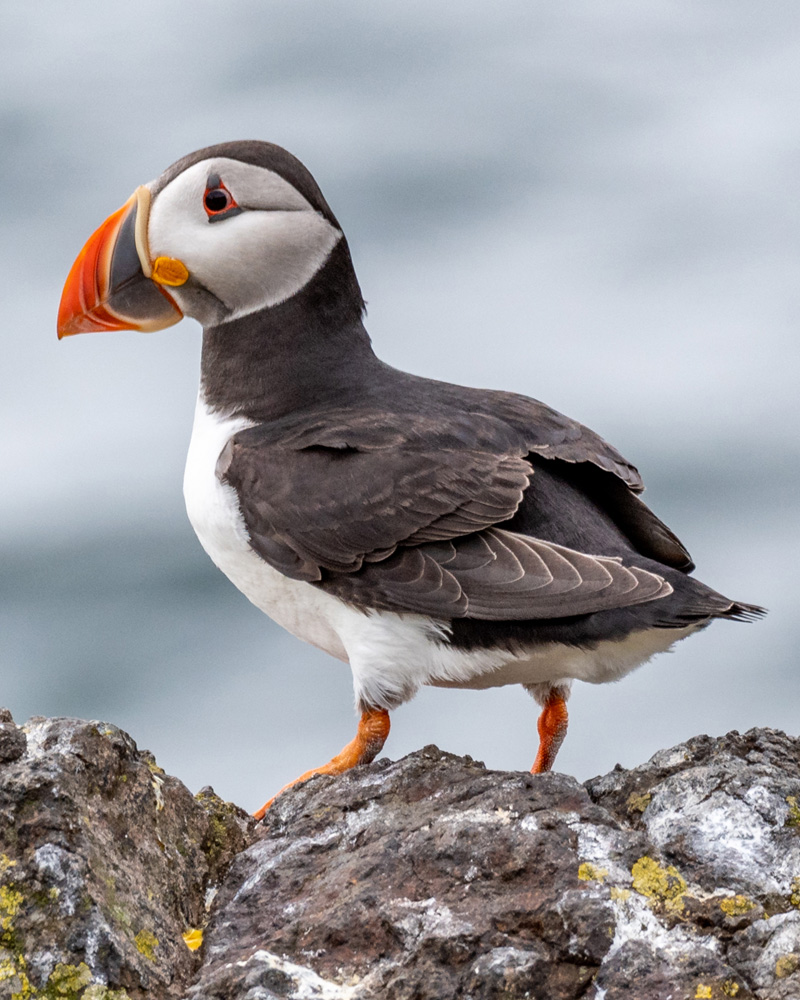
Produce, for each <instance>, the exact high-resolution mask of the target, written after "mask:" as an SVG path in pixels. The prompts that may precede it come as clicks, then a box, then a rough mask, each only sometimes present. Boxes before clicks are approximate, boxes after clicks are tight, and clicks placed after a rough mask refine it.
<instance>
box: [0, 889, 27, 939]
mask: <svg viewBox="0 0 800 1000" xmlns="http://www.w3.org/2000/svg"><path fill="white" fill-rule="evenodd" d="M23 898H24V897H23V895H22V893H21V892H18V891H17V890H16V889H14V888H12V887H11V886H8V885H0V931H7V930H9V929H10V927H11V921H12V920H13V919H14V917H15V916H16V915H17V914H18V913H19V908H20V906H22V901H23Z"/></svg>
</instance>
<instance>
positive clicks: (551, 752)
mask: <svg viewBox="0 0 800 1000" xmlns="http://www.w3.org/2000/svg"><path fill="white" fill-rule="evenodd" d="M568 721H569V716H568V714H567V703H566V701H565V700H564V699H563V698H562V697H561V695H560V694H556V693H555V691H554V692H553V693H552V694H551V695H550V697H549V698H548V699H547V702H546V703H545V706H544V708H543V710H542V714H541V715H540V716H539V752H538V753H537V754H536V760H535V761H534V764H533V767H532V768H531V773H532V774H541V773H542V772H543V771H549V770H550V769H551V768H552V766H553V762H554V761H555V759H556V754H557V753H558V751H559V748H560V747H561V744H562V743H563V742H564V737H565V736H566V735H567V722H568Z"/></svg>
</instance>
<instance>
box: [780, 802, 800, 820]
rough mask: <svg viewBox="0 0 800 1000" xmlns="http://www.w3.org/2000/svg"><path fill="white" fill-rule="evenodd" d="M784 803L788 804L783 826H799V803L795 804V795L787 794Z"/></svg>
mask: <svg viewBox="0 0 800 1000" xmlns="http://www.w3.org/2000/svg"><path fill="white" fill-rule="evenodd" d="M786 804H787V805H788V806H789V815H788V816H787V817H786V823H785V824H784V825H785V826H800V805H798V804H797V796H796V795H787V796H786Z"/></svg>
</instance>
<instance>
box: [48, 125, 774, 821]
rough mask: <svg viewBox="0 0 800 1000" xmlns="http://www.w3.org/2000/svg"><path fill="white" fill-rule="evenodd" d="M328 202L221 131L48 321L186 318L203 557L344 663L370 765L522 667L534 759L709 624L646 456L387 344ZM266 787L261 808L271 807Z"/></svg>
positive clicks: (264, 154)
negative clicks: (404, 363)
mask: <svg viewBox="0 0 800 1000" xmlns="http://www.w3.org/2000/svg"><path fill="white" fill-rule="evenodd" d="M364 315H365V304H364V299H363V297H362V294H361V289H360V287H359V283H358V279H357V277H356V273H355V270H354V267H353V262H352V259H351V255H350V250H349V248H348V243H347V239H346V238H345V235H344V233H343V231H342V227H341V226H340V225H339V222H338V220H337V219H336V216H335V215H334V214H333V212H332V210H331V208H330V206H329V205H328V203H327V201H326V200H325V198H324V196H323V194H322V192H321V191H320V188H319V187H318V185H317V183H316V181H315V180H314V178H313V177H312V175H311V173H310V172H309V171H308V170H307V169H306V167H305V166H304V165H303V164H302V163H301V162H300V161H299V160H298V159H297V158H296V157H294V156H293V155H292V154H291V153H289V152H287V151H286V150H285V149H283V148H281V147H280V146H278V145H275V144H273V143H269V142H261V141H239V142H226V143H221V144H218V145H214V146H209V147H206V148H204V149H199V150H197V151H196V152H194V153H190V154H189V155H188V156H185V157H183V158H182V159H180V160H178V161H177V162H176V163H174V164H173V165H172V166H170V167H169V168H168V169H167V170H165V171H164V173H163V174H161V176H160V177H159V178H158V179H157V180H155V181H152V182H151V183H149V184H145V185H143V186H140V187H138V188H137V189H136V191H134V193H133V194H132V195H131V197H130V198H129V199H128V201H127V202H125V204H124V205H123V206H122V208H120V209H119V210H118V211H116V212H114V213H113V214H112V215H111V216H109V218H108V219H107V220H106V221H105V222H103V223H102V225H101V226H100V227H99V228H98V229H97V230H96V231H95V232H94V234H93V235H92V236H91V237H90V238H89V240H88V241H87V243H86V244H85V246H84V247H83V249H82V250H81V252H80V253H79V255H78V257H77V259H76V260H75V262H74V264H73V266H72V268H71V270H70V271H69V275H68V277H67V280H66V284H65V286H64V291H63V295H62V298H61V303H60V307H59V312H58V336H59V339H60V338H62V337H67V336H72V335H74V334H79V333H88V332H95V331H114V330H139V331H144V332H150V331H155V330H161V329H165V328H166V327H169V326H171V325H172V324H174V323H177V322H179V321H180V320H181V318H182V317H184V316H191V317H193V318H194V319H196V320H198V321H199V322H200V324H201V325H202V327H203V343H202V359H201V374H200V388H199V394H198V398H197V406H196V410H195V416H194V425H193V429H192V435H191V442H190V445H189V452H188V458H187V462H186V470H185V478H184V496H185V501H186V509H187V513H188V516H189V520H190V522H191V524H192V526H193V528H194V530H195V532H196V533H197V537H198V538H199V540H200V543H201V544H202V546H203V548H204V549H205V551H206V552H207V553H208V555H209V556H210V557H211V559H212V560H213V561H214V563H215V564H216V565H217V566H218V567H219V569H221V570H222V572H223V573H225V574H226V575H227V576H228V578H229V579H230V580H231V581H232V582H233V583H234V584H235V586H236V587H238V588H239V589H240V590H241V591H242V592H243V593H244V594H245V595H246V596H247V597H248V598H249V599H250V600H251V601H252V602H253V603H254V604H255V605H256V606H257V607H259V608H260V609H261V610H262V611H264V612H265V613H266V614H268V615H269V616H270V617H271V618H272V619H274V620H275V621H276V622H278V623H279V624H280V625H281V626H283V627H284V628H285V629H288V631H289V632H291V633H293V634H294V635H295V636H298V637H299V638H300V639H303V640H305V641H306V642H309V643H311V644H312V645H314V646H317V647H319V648H320V649H323V650H325V651H326V652H328V653H329V654H331V656H333V657H336V658H337V659H339V660H342V661H343V662H345V663H348V664H349V665H350V670H351V672H352V676H353V687H354V692H355V703H356V708H357V714H358V715H359V721H358V726H357V731H356V735H355V737H354V738H353V740H352V741H351V742H350V743H348V744H347V746H345V747H344V748H343V749H342V750H341V752H340V753H338V754H337V755H336V756H334V757H333V758H332V759H331V760H330V761H329V762H328V763H327V764H324V765H322V766H321V767H316V768H314V769H312V770H310V771H306V772H305V773H304V774H302V775H301V776H300V777H299V778H297V779H296V780H295V781H293V782H291V783H290V784H289V785H286V786H284V788H283V789H281V790H280V792H278V794H281V792H283V791H285V789H286V788H290V787H292V786H293V785H296V784H297V783H299V782H303V781H305V780H307V779H308V778H310V777H311V776H313V775H316V774H328V775H338V774H341V773H343V772H345V771H347V770H348V769H350V768H352V767H354V766H356V765H360V764H366V763H369V762H371V761H372V760H373V759H374V758H375V757H376V755H377V754H378V753H379V752H380V750H381V749H382V747H383V745H384V743H385V741H386V738H387V736H388V734H389V725H390V721H389V719H390V716H389V713H390V712H392V711H393V710H394V709H395V708H397V707H398V706H399V705H401V704H403V703H404V702H406V701H408V700H409V699H410V698H412V697H413V696H414V694H415V693H416V692H417V691H418V690H419V688H420V687H421V686H422V685H434V686H439V687H451V688H478V689H481V688H489V687H494V686H498V685H506V684H519V685H522V687H523V688H525V690H526V691H527V692H529V693H530V694H531V695H532V696H533V698H534V699H535V701H536V702H537V703H538V705H539V707H540V710H541V711H540V714H539V718H538V734H539V747H538V752H537V754H536V758H535V761H534V764H533V767H532V769H531V770H532V771H533V772H534V773H541V772H545V771H548V770H550V769H551V768H552V766H553V763H554V761H555V758H556V754H557V753H558V749H559V747H560V745H561V743H562V741H563V739H564V737H565V734H566V731H567V722H568V713H567V707H566V703H567V699H568V697H569V694H570V689H571V687H572V684H573V682H574V681H576V680H580V681H587V682H589V683H592V684H603V683H606V682H609V681H616V680H618V679H619V678H621V677H623V676H624V675H625V674H627V673H629V672H630V671H632V670H633V669H635V668H636V667H638V666H639V665H641V664H643V663H645V662H646V661H647V660H649V659H650V658H651V657H652V656H653V655H654V654H656V653H659V652H664V651H665V650H668V649H670V647H672V646H673V645H674V644H675V643H676V642H678V641H679V640H680V639H683V638H685V637H686V636H688V635H690V634H692V633H693V632H697V631H699V630H700V629H703V628H705V627H706V626H707V625H708V624H709V623H710V622H711V621H713V620H714V619H716V618H724V619H728V620H732V621H748V620H754V619H756V618H758V617H759V616H760V615H761V614H763V613H764V609H763V608H760V607H758V606H757V605H752V604H744V603H741V602H739V601H734V600H731V599H730V598H728V597H724V596H723V595H722V594H720V593H718V592H717V591H715V590H712V589H711V588H710V587H708V586H706V585H705V584H703V583H701V582H700V581H699V580H697V579H695V578H694V577H693V576H692V575H691V573H692V571H693V569H694V564H693V562H692V560H691V557H690V556H689V553H688V552H687V550H686V548H685V547H684V546H683V544H682V543H681V542H680V541H679V540H678V538H677V537H676V536H675V534H673V532H672V531H670V529H669V528H668V527H667V526H666V525H665V524H664V523H663V522H662V521H661V520H660V519H659V518H658V517H657V516H656V515H655V514H654V513H652V511H651V510H650V509H649V508H648V507H647V506H646V505H645V504H644V503H643V501H642V500H641V499H640V493H641V492H642V490H643V489H644V486H643V483H642V479H641V477H640V475H639V472H638V471H637V469H636V468H635V466H633V465H632V464H631V463H630V462H628V461H627V460H626V459H625V458H623V457H622V455H621V454H620V453H619V452H618V451H617V450H616V449H615V448H614V447H612V446H611V445H610V444H607V443H606V442H605V441H604V440H603V439H602V438H601V437H600V436H599V435H598V434H596V433H595V432H594V431H592V430H590V429H589V428H587V427H585V426H583V425H581V424H580V423H578V422H577V421H575V420H572V419H570V418H569V417H566V416H564V415H562V414H561V413H559V412H557V411H556V410H554V409H551V408H550V407H549V406H547V405H545V404H544V403H541V402H538V401H537V400H535V399H532V398H528V397H526V396H523V395H518V394H515V393H510V392H502V391H498V390H488V389H476V388H469V387H465V386H460V385H454V384H450V383H447V382H440V381H436V380H433V379H429V378H423V377H420V376H418V375H413V374H409V373H407V372H404V371H400V370H398V369H396V368H393V367H391V366H390V365H388V364H385V363H384V362H383V361H381V360H380V359H379V358H378V357H377V356H376V354H375V353H374V351H373V348H372V344H371V341H370V337H369V335H368V334H367V331H366V329H365V326H364ZM275 798H276V796H273V797H272V798H271V799H270V800H269V801H268V802H267V803H265V805H264V806H263V807H262V808H261V809H260V810H258V812H256V813H255V816H256V817H257V818H259V819H261V818H263V817H264V816H265V813H266V810H267V809H268V808H269V806H270V805H271V804H272V802H273V801H274V799H275Z"/></svg>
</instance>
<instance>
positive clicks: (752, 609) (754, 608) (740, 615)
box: [715, 601, 767, 622]
mask: <svg viewBox="0 0 800 1000" xmlns="http://www.w3.org/2000/svg"><path fill="white" fill-rule="evenodd" d="M766 613H767V609H766V608H762V607H760V606H759V605H758V604H742V603H741V602H740V601H731V603H730V605H729V606H728V607H727V608H725V610H724V611H718V612H717V613H716V616H715V617H717V618H727V619H728V620H729V621H732V622H757V621H758V619H759V618H763V617H764V615H765V614H766Z"/></svg>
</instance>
